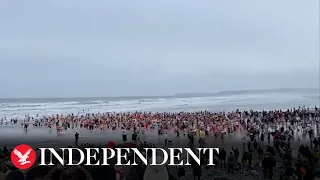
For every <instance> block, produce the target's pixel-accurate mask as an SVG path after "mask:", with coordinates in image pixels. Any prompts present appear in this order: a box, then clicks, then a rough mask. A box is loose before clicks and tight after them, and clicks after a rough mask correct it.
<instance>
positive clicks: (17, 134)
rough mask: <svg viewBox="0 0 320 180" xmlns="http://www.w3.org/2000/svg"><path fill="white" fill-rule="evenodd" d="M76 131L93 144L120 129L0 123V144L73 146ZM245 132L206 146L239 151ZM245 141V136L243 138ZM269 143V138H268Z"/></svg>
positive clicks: (160, 139) (117, 137)
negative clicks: (66, 128) (54, 127)
mask: <svg viewBox="0 0 320 180" xmlns="http://www.w3.org/2000/svg"><path fill="white" fill-rule="evenodd" d="M76 132H78V133H79V134H80V136H79V142H78V144H83V143H94V144H106V143H107V142H108V141H110V140H112V141H115V142H122V132H121V131H111V130H104V131H102V130H99V129H95V130H94V131H92V132H90V131H89V130H87V129H80V128H79V129H68V130H63V131H62V132H60V133H57V132H56V129H52V130H51V131H50V130H49V129H47V128H41V127H30V128H29V129H28V131H25V130H24V129H23V128H22V127H21V126H11V125H10V126H9V125H8V126H0V144H1V145H2V146H4V145H6V146H7V147H8V148H13V147H15V146H16V145H18V144H21V143H25V144H29V145H31V146H33V147H35V148H36V147H67V146H70V145H71V146H74V145H75V136H74V134H75V133H76ZM131 134H132V133H131V132H127V139H128V141H131ZM244 136H245V135H244V134H241V133H239V132H236V133H233V134H230V135H227V136H226V137H225V138H224V139H221V138H214V137H206V138H205V142H206V147H219V148H225V149H226V150H227V152H228V151H232V147H237V148H238V149H239V150H240V152H242V151H243V147H244V145H243V137H244ZM139 137H140V140H141V141H147V142H149V143H153V144H155V145H156V146H158V147H162V146H164V136H158V134H157V131H156V130H150V131H148V132H146V133H145V135H141V134H140V135H139ZM168 139H171V140H172V141H173V144H172V145H171V147H187V146H188V142H189V140H188V138H187V136H184V135H183V134H180V138H177V137H176V136H175V134H174V133H173V132H171V133H168ZM245 139H246V141H248V140H249V137H246V138H245ZM271 143H272V141H271ZM300 143H303V144H306V145H309V144H310V143H309V141H308V138H307V137H302V138H301V141H300ZM197 144H198V138H197V137H196V138H195V145H197ZM267 144H268V142H267V138H265V142H264V145H267ZM291 146H292V150H293V156H296V154H297V150H298V147H299V144H298V142H297V141H296V140H293V141H292V143H291Z"/></svg>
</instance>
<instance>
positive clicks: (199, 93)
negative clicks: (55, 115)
mask: <svg viewBox="0 0 320 180" xmlns="http://www.w3.org/2000/svg"><path fill="white" fill-rule="evenodd" d="M276 90H278V91H279V90H319V93H320V88H272V89H241V90H240V89H239V90H224V91H217V92H195V93H187V92H185V93H174V94H171V95H150V96H138V95H136V96H127V95H126V96H78V97H77V96H73V97H70V96H69V97H63V96H60V97H9V98H4V97H0V100H17V99H25V100H26V99H77V98H138V97H139V98H141V97H157V98H161V97H177V96H184V95H185V96H186V95H197V94H198V95H201V94H202V95H205V94H207V95H219V94H223V93H237V92H248V91H276Z"/></svg>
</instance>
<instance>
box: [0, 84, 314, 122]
mask: <svg viewBox="0 0 320 180" xmlns="http://www.w3.org/2000/svg"><path fill="white" fill-rule="evenodd" d="M315 106H317V107H319V106H320V90H319V89H273V90H243V91H223V92H218V93H184V94H176V95H172V96H151V97H146V96H140V97H81V98H20V99H0V118H4V117H6V119H11V118H18V119H21V118H24V117H25V116H26V115H28V116H30V117H36V116H39V117H40V116H44V115H52V114H70V113H74V114H82V113H88V112H90V113H98V112H100V113H106V112H134V111H144V112H164V111H166V112H182V111H184V112H191V111H205V110H207V111H215V112H220V111H235V110H237V109H239V110H251V109H252V110H275V109H284V110H285V109H291V108H299V107H310V108H314V107H315Z"/></svg>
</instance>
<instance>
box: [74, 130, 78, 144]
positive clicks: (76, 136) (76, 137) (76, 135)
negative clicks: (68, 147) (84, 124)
mask: <svg viewBox="0 0 320 180" xmlns="http://www.w3.org/2000/svg"><path fill="white" fill-rule="evenodd" d="M74 137H75V139H76V146H78V141H79V133H78V132H76V134H75V135H74Z"/></svg>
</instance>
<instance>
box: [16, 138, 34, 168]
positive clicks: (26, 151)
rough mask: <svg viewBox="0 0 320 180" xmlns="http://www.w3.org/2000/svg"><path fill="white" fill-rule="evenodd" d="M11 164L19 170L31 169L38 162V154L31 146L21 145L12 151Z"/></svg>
mask: <svg viewBox="0 0 320 180" xmlns="http://www.w3.org/2000/svg"><path fill="white" fill-rule="evenodd" d="M11 162H12V164H13V165H14V166H15V167H16V168H18V169H29V168H30V167H32V166H33V164H34V163H35V162H36V152H35V151H34V149H33V148H32V147H31V146H29V145H26V144H20V145H18V146H16V147H15V148H14V149H13V150H12V152H11Z"/></svg>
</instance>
